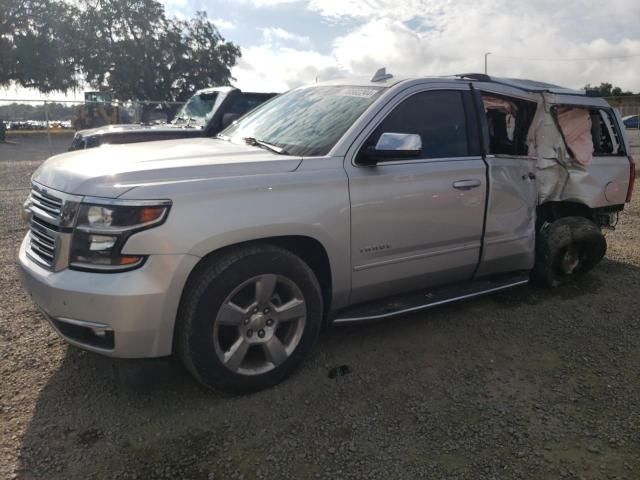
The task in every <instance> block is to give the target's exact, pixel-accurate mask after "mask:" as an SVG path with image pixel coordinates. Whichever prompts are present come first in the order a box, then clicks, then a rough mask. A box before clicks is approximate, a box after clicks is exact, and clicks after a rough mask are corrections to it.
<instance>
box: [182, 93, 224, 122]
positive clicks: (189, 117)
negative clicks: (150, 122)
mask: <svg viewBox="0 0 640 480" xmlns="http://www.w3.org/2000/svg"><path fill="white" fill-rule="evenodd" d="M217 97H218V92H213V93H201V94H196V95H194V96H193V97H191V98H190V99H189V100H187V103H185V104H184V105H183V106H182V108H181V109H180V111H179V112H178V114H177V115H176V118H175V120H174V121H173V123H189V124H190V125H196V126H200V127H204V126H205V125H206V124H207V122H208V121H209V118H210V117H211V115H212V114H213V106H214V105H215V103H216V98H217Z"/></svg>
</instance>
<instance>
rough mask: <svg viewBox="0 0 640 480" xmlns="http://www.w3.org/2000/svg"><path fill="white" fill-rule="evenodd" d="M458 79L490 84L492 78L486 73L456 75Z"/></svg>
mask: <svg viewBox="0 0 640 480" xmlns="http://www.w3.org/2000/svg"><path fill="white" fill-rule="evenodd" d="M456 77H458V78H470V79H471V80H478V81H479V82H490V81H491V77H490V76H489V75H487V74H485V73H459V74H458V75H456Z"/></svg>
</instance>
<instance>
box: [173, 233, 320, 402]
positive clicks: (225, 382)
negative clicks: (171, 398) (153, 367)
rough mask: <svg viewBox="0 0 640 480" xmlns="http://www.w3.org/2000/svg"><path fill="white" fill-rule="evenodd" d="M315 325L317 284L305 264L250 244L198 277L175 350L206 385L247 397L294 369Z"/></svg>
mask: <svg viewBox="0 0 640 480" xmlns="http://www.w3.org/2000/svg"><path fill="white" fill-rule="evenodd" d="M321 320H322V296H321V293H320V286H319V284H318V281H317V279H316V277H315V275H314V273H313V271H312V270H311V269H310V268H309V266H308V265H307V264H306V263H305V262H303V261H302V260H301V259H300V258H299V257H297V256H296V255H294V254H292V253H291V252H289V251H287V250H284V249H281V248H279V247H275V246H271V245H257V246H251V247H246V248H242V249H238V250H235V251H232V252H229V253H227V254H224V255H222V256H221V257H219V258H215V257H214V259H213V260H212V261H210V262H208V263H207V264H204V265H203V266H202V267H200V268H199V269H198V271H196V273H195V274H194V275H193V277H192V278H191V279H190V281H189V282H188V285H187V287H186V290H185V294H184V298H183V301H182V303H181V308H180V312H179V315H178V324H177V332H176V335H177V337H176V340H177V344H176V346H177V350H178V353H179V355H180V357H181V358H182V360H183V362H184V364H185V366H186V367H187V369H188V370H189V371H190V372H191V373H192V374H193V375H194V376H195V377H196V379H198V380H199V381H200V382H201V383H202V384H204V385H205V386H207V387H209V388H212V389H215V390H219V391H222V392H227V393H250V392H254V391H258V390H261V389H264V388H268V387H270V386H273V385H275V384H277V383H279V382H281V381H282V380H283V379H284V378H286V377H287V376H288V375H289V374H290V373H291V372H292V371H293V370H294V369H295V368H296V367H297V366H298V364H299V363H300V361H301V360H302V358H303V357H304V355H305V354H306V353H307V352H308V351H309V350H310V349H311V347H312V345H313V343H314V342H315V340H316V338H317V337H318V333H319V331H320V325H321Z"/></svg>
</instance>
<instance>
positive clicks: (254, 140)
mask: <svg viewBox="0 0 640 480" xmlns="http://www.w3.org/2000/svg"><path fill="white" fill-rule="evenodd" d="M242 140H244V141H245V142H246V143H247V145H251V146H254V147H261V148H264V149H265V150H270V151H272V152H274V153H279V154H280V155H288V153H287V151H286V150H285V149H284V148H282V147H279V146H277V145H273V144H272V143H268V142H264V141H262V140H258V139H257V138H253V137H244V138H243V139H242Z"/></svg>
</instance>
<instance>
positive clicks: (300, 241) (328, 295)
mask: <svg viewBox="0 0 640 480" xmlns="http://www.w3.org/2000/svg"><path fill="white" fill-rule="evenodd" d="M261 244H262V245H275V246H277V247H280V248H282V249H284V250H287V251H289V252H291V253H293V254H295V255H297V256H298V257H300V258H301V259H302V260H303V261H304V262H305V263H306V264H307V265H309V267H310V268H311V270H312V271H313V273H314V274H315V276H316V278H317V279H318V282H319V283H320V287H321V290H322V302H323V307H324V308H323V311H324V312H325V318H324V321H325V323H326V322H327V321H328V317H329V315H328V313H329V312H330V311H331V304H332V299H333V286H334V283H333V282H334V279H333V276H332V273H331V263H330V260H329V254H328V252H327V249H326V248H325V246H324V245H323V244H322V243H321V242H320V241H319V240H317V239H315V238H313V237H309V236H306V235H280V236H273V237H264V238H257V239H252V240H248V241H244V242H237V243H232V244H229V245H225V246H222V247H220V248H217V249H215V250H212V251H210V252H209V253H207V254H206V255H204V256H203V257H202V258H201V259H200V260H199V261H198V263H196V264H195V265H194V267H193V268H192V269H191V272H189V275H188V276H187V280H186V281H185V283H184V286H183V288H182V292H181V294H180V302H179V307H178V309H180V308H181V305H182V302H183V299H184V296H185V292H187V290H188V289H189V288H190V287H191V283H192V282H193V280H194V278H196V277H197V276H198V274H199V273H200V272H201V271H202V270H203V269H205V268H207V267H208V266H210V265H211V264H212V263H215V262H216V261H217V260H218V259H219V258H220V257H222V256H223V255H225V254H227V253H229V252H231V251H233V250H236V249H240V248H244V247H249V246H255V245H261ZM175 334H176V328H175V325H174V329H173V337H174V350H175Z"/></svg>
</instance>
